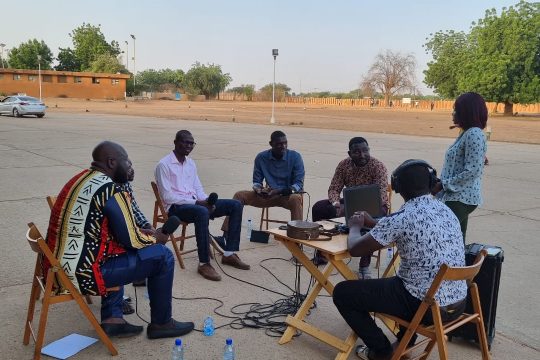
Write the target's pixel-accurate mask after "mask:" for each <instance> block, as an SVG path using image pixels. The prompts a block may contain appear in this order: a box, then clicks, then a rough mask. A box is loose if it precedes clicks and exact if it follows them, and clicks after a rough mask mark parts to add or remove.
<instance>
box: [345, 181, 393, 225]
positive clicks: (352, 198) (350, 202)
mask: <svg viewBox="0 0 540 360" xmlns="http://www.w3.org/2000/svg"><path fill="white" fill-rule="evenodd" d="M343 201H344V206H345V224H346V225H347V226H349V218H350V217H351V216H353V215H354V213H355V212H356V211H366V212H367V213H368V214H369V215H371V217H373V218H380V217H382V216H384V214H383V212H382V209H381V206H382V204H381V189H380V188H379V185H376V184H372V185H360V186H351V187H348V188H345V189H343Z"/></svg>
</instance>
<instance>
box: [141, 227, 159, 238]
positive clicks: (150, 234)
mask: <svg viewBox="0 0 540 360" xmlns="http://www.w3.org/2000/svg"><path fill="white" fill-rule="evenodd" d="M139 230H140V231H141V232H142V233H143V234H144V235H149V236H153V235H154V233H155V232H156V230H155V229H154V228H150V229H148V228H140V229H139Z"/></svg>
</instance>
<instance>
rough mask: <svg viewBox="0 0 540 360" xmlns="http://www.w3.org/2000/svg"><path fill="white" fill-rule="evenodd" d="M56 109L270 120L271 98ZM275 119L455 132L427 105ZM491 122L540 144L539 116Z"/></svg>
mask: <svg viewBox="0 0 540 360" xmlns="http://www.w3.org/2000/svg"><path fill="white" fill-rule="evenodd" d="M45 102H46V104H47V105H48V106H49V107H50V108H51V110H54V111H60V112H68V113H83V112H90V113H99V114H114V115H128V116H134V115H136V116H147V117H157V118H166V119H177V120H178V119H182V120H208V121H220V122H236V123H242V124H263V125H264V124H268V122H269V120H270V114H271V112H272V110H271V103H270V102H251V101H234V102H233V101H205V102H187V101H185V102H184V101H167V100H153V101H149V100H148V101H137V102H128V103H126V102H124V101H103V100H102V101H100V100H92V101H90V100H88V101H86V100H81V99H46V100H45ZM275 112H276V119H277V122H278V123H281V124H285V125H293V126H301V127H308V128H317V129H331V130H350V131H368V132H376V133H382V134H399V135H420V136H430V137H455V136H456V133H457V130H450V129H448V127H449V126H450V125H452V116H451V114H450V111H448V110H447V111H445V110H441V111H428V110H421V109H407V108H405V109H404V108H397V107H396V108H380V107H374V108H372V109H369V108H360V107H348V106H342V107H341V106H331V105H328V106H320V105H302V104H287V103H277V104H276V111H275ZM488 125H489V127H490V128H491V130H492V134H491V139H492V140H495V141H506V142H515V143H526V144H540V117H539V116H538V114H536V116H532V115H528V116H515V117H504V116H501V115H500V114H490V118H489V121H488Z"/></svg>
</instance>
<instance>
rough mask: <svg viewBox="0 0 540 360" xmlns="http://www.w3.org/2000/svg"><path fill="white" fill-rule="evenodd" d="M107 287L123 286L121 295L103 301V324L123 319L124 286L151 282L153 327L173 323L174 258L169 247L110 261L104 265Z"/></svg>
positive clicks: (133, 252)
mask: <svg viewBox="0 0 540 360" xmlns="http://www.w3.org/2000/svg"><path fill="white" fill-rule="evenodd" d="M101 274H102V276H103V280H104V281H105V286H106V287H115V286H120V291H115V292H110V293H108V294H107V295H106V296H102V297H101V320H102V321H103V320H106V319H108V318H111V317H113V318H122V317H123V316H122V300H123V296H124V286H123V285H126V284H130V283H132V282H133V281H134V280H139V279H145V278H147V279H148V296H149V298H150V316H151V323H152V324H165V323H167V322H168V321H170V320H171V300H172V286H173V277H174V256H173V254H172V252H171V250H169V249H168V248H167V247H166V246H165V245H161V244H156V245H151V246H148V247H145V248H142V249H139V250H128V252H127V253H125V254H122V255H120V256H117V257H113V258H110V259H108V260H107V261H106V262H105V263H104V264H103V265H101Z"/></svg>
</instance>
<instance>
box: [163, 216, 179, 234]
mask: <svg viewBox="0 0 540 360" xmlns="http://www.w3.org/2000/svg"><path fill="white" fill-rule="evenodd" d="M179 226H180V219H179V218H178V217H177V216H169V218H168V219H167V221H165V224H163V227H162V228H161V232H162V233H163V234H165V235H170V234H172V233H173V232H174V231H175V230H176V229H178V227H179Z"/></svg>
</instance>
